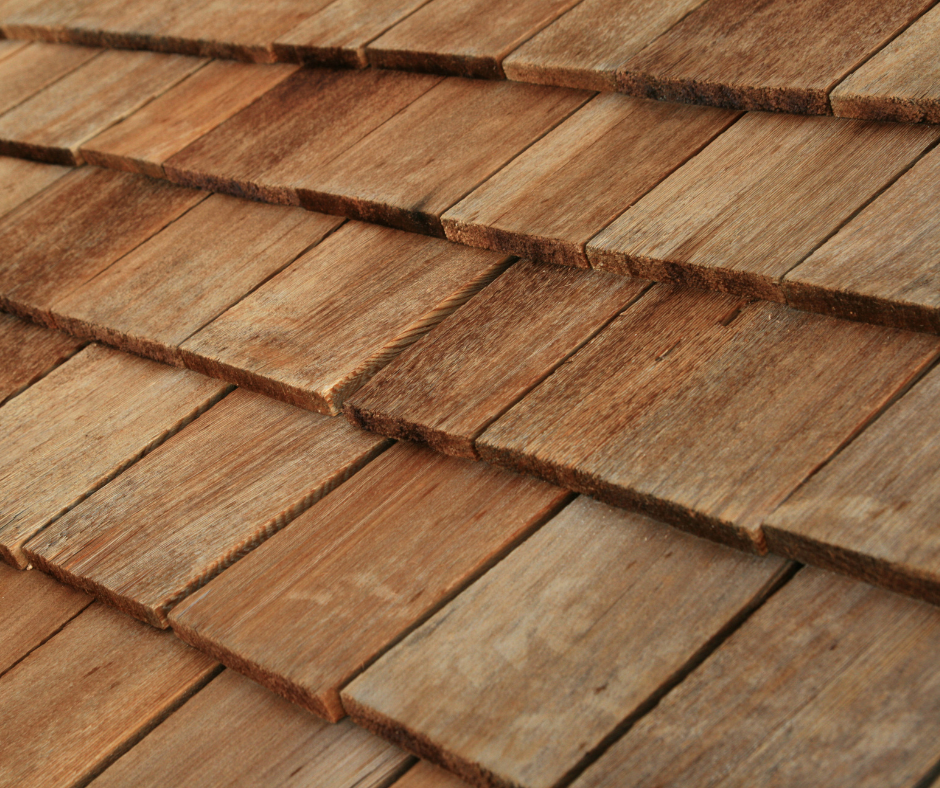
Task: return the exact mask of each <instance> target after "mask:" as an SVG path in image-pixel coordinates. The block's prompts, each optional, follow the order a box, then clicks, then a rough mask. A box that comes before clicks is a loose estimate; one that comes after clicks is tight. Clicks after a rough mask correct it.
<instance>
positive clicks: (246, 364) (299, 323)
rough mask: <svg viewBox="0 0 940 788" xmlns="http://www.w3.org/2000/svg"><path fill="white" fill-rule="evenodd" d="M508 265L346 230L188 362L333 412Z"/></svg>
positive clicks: (491, 255)
mask: <svg viewBox="0 0 940 788" xmlns="http://www.w3.org/2000/svg"><path fill="white" fill-rule="evenodd" d="M508 262H509V260H508V259H507V258H506V257H504V256H502V255H499V254H496V253H495V252H486V251H480V250H477V249H468V248H466V247H462V246H458V245H457V244H452V243H450V242H449V241H443V240H437V239H432V238H426V237H424V236H419V235H414V234H410V233H403V232H400V231H398V230H391V229H388V228H385V227H378V226H375V225H367V224H360V223H358V222H354V223H349V224H346V225H345V226H343V227H342V228H340V229H339V230H338V231H337V232H336V233H334V234H333V235H332V236H330V237H329V238H328V239H327V240H325V241H324V242H323V243H321V244H320V245H319V246H317V247H316V248H314V249H312V250H311V251H310V252H308V253H307V254H305V255H303V256H302V257H301V258H300V259H299V260H297V262H295V263H294V264H293V265H291V266H290V267H288V268H287V269H286V270H284V271H283V272H282V273H280V274H278V275H277V276H276V277H274V278H273V279H271V281H269V282H267V283H266V284H264V285H263V286H262V287H260V288H259V289H258V290H256V291H255V292H254V293H252V294H251V295H250V296H248V297H246V298H245V299H244V300H242V301H241V302H239V303H238V304H236V305H235V306H234V307H232V308H231V309H229V310H228V311H227V312H225V313H224V314H223V315H221V316H220V317H219V318H218V319H216V320H214V321H213V322H212V323H210V324H209V325H208V326H206V328H204V329H203V330H202V331H200V332H199V333H197V334H196V335H195V336H193V337H192V338H191V339H189V340H188V341H186V342H184V343H183V345H182V347H181V355H182V359H183V363H185V364H186V365H187V366H190V367H191V368H193V369H196V370H199V371H202V372H204V373H205V374H207V375H211V376H213V377H219V378H222V379H223V380H229V381H231V382H233V383H237V384H239V385H245V386H248V387H250V388H254V389H257V390H259V391H262V392H264V393H265V394H268V395H269V396H272V397H276V398H278V399H283V400H285V401H287V402H292V403H294V404H295V405H299V406H301V407H304V408H310V409H312V410H318V411H320V412H323V413H332V414H336V413H338V412H339V409H340V407H341V406H342V403H343V400H344V399H345V398H346V397H347V396H349V394H351V393H353V392H354V391H356V390H357V389H358V388H359V387H360V386H361V385H362V384H363V383H365V382H366V381H367V380H368V379H369V378H370V377H372V375H374V374H375V372H376V371H377V370H379V369H381V368H382V367H383V366H385V365H386V364H387V363H388V362H389V361H391V359H393V358H394V357H395V356H397V355H398V353H400V352H401V351H402V349H403V348H405V347H407V346H408V345H410V344H411V343H412V342H414V341H415V340H416V339H418V338H419V337H420V336H421V335H422V334H424V333H425V332H426V331H428V330H429V329H430V328H432V327H433V326H434V325H436V324H437V323H438V322H439V321H441V320H443V319H444V318H445V317H446V316H447V315H449V314H450V313H451V312H453V311H454V310H455V309H457V307H459V306H460V305H461V304H463V303H464V302H465V301H466V300H467V299H468V298H470V297H471V296H472V295H473V294H474V293H476V292H477V291H478V290H479V289H480V288H481V287H483V286H484V285H486V284H487V283H488V282H489V281H491V280H492V279H493V278H494V277H495V276H497V275H498V274H499V273H500V271H502V270H503V269H504V268H505V266H506V265H507V264H508Z"/></svg>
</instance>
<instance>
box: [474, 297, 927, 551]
mask: <svg viewBox="0 0 940 788" xmlns="http://www.w3.org/2000/svg"><path fill="white" fill-rule="evenodd" d="M938 351H940V340H938V339H937V338H935V337H929V336H926V335H923V334H913V333H909V332H902V331H896V330H894V329H887V328H882V327H880V326H869V325H863V324H860V323H851V322H848V321H840V320H837V319H835V318H828V317H822V316H820V315H813V314H810V313H807V312H798V311H796V310H792V309H788V308H787V307H783V306H779V305H777V304H771V303H767V302H752V303H744V302H741V301H739V300H738V299H737V298H734V297H732V296H728V295H724V294H719V293H706V292H703V291H696V290H688V289H680V288H677V287H675V286H669V285H657V286H655V287H654V288H652V289H651V290H649V291H648V292H647V293H646V294H645V295H644V296H643V297H642V298H641V299H640V300H639V301H637V302H636V303H635V304H634V305H633V306H632V307H630V308H629V309H628V310H627V311H626V312H624V313H623V314H622V315H621V316H620V317H618V318H617V319H616V320H614V321H613V322H612V323H611V324H610V325H609V326H608V327H607V328H605V329H604V330H603V331H602V332H601V333H600V334H598V335H597V337H595V338H594V339H593V340H592V341H591V342H589V343H588V344H587V345H585V346H584V348H582V349H581V350H580V351H578V353H576V354H575V355H574V356H573V357H572V358H571V359H570V360H569V361H568V363H567V364H565V365H564V366H563V367H561V368H560V369H558V370H557V371H556V372H555V374H554V375H552V376H551V377H550V378H548V379H547V380H546V381H545V382H544V383H542V385H541V386H539V387H538V388H536V389H535V390H534V391H533V392H531V393H530V394H529V395H528V396H527V397H525V398H524V399H523V400H522V401H521V402H520V403H519V404H517V405H516V406H515V407H513V408H512V409H511V410H509V411H508V412H507V413H506V414H505V415H504V416H502V418H500V419H499V420H497V421H496V422H495V423H494V424H493V425H492V426H491V427H490V428H489V429H488V430H487V431H486V432H484V433H483V435H482V436H481V437H480V438H479V439H478V440H477V449H478V451H479V452H480V455H481V456H482V457H483V459H485V460H487V461H491V462H499V463H501V464H504V465H507V466H509V467H512V468H515V469H519V470H526V471H530V472H534V473H537V474H539V475H541V476H543V477H545V478H547V479H549V480H550V481H555V482H557V483H559V484H561V485H562V486H565V487H567V488H568V489H573V490H577V491H579V492H585V493H588V494H590V495H595V496H596V497H599V498H602V499H604V500H607V501H608V502H610V503H613V504H615V505H619V506H627V507H638V508H640V509H641V510H644V511H646V512H648V513H650V514H652V515H653V516H658V517H660V518H661V519H665V520H667V521H669V522H673V523H675V524H676V525H678V526H680V527H682V528H685V529H688V530H691V531H693V532H696V533H699V534H701V535H704V536H708V537H709V538H714V539H718V540H720V541H725V542H728V543H730V544H733V545H736V546H738V547H741V548H743V549H757V550H763V549H764V544H763V537H762V534H761V528H760V524H761V522H762V521H763V519H764V517H765V516H766V515H768V514H769V513H770V512H771V511H773V510H774V509H775V508H776V507H777V506H778V505H779V504H780V503H782V502H783V500H784V499H785V498H786V497H787V496H788V495H789V494H790V493H791V492H792V491H793V490H794V489H795V488H796V487H797V485H799V484H800V482H802V481H803V480H804V479H805V478H806V477H807V476H808V475H809V474H811V473H812V472H813V471H814V470H816V469H817V468H818V467H819V466H820V464H822V463H823V462H825V461H826V460H827V459H829V458H830V457H831V456H832V455H833V454H834V453H835V452H836V451H838V449H839V448H840V447H841V446H842V445H843V444H845V443H846V442H847V441H848V440H850V439H851V438H852V437H853V436H854V435H855V434H856V433H858V431H859V430H861V429H862V428H863V427H864V426H865V424H867V423H868V422H869V421H870V420H871V419H872V418H873V417H875V416H876V415H877V414H878V413H879V412H880V411H881V410H882V409H883V408H884V407H885V406H886V405H887V404H888V403H890V402H891V400H892V398H893V397H895V396H896V395H897V394H899V393H900V392H902V391H904V389H905V387H906V386H907V385H909V384H910V383H911V382H912V381H913V380H916V379H917V377H918V376H919V375H921V374H922V373H923V371H924V370H925V369H926V368H927V367H928V365H929V364H930V363H931V362H932V361H933V360H934V359H935V358H936V357H937V354H938Z"/></svg>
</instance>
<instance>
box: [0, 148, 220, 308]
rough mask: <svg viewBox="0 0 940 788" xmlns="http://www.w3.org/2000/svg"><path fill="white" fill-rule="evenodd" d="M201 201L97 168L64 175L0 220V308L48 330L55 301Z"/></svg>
mask: <svg viewBox="0 0 940 788" xmlns="http://www.w3.org/2000/svg"><path fill="white" fill-rule="evenodd" d="M206 196H207V195H206V194H204V193H201V192H198V191H195V190H191V189H180V188H177V187H175V186H172V185H171V184H168V183H166V182H161V181H155V180H152V179H150V178H145V177H143V176H140V175H131V174H128V173H122V172H113V171H109V170H101V169H98V168H97V167H94V168H92V167H88V168H82V169H79V170H76V171H74V172H71V173H69V174H68V175H66V176H64V177H62V178H60V179H59V180H57V181H56V182H55V183H54V184H52V186H50V187H48V188H47V189H45V190H44V191H43V192H42V193H41V194H39V195H37V196H36V197H34V198H33V199H32V200H30V201H29V202H27V203H26V204H24V205H22V206H21V207H20V208H19V209H17V210H15V211H13V212H12V213H10V214H8V215H7V216H6V217H5V218H4V219H3V220H2V221H0V248H2V249H3V255H2V257H0V308H3V309H5V310H8V311H14V312H19V313H20V314H23V315H25V316H27V317H31V318H33V319H36V320H40V321H43V322H45V323H46V324H47V325H53V322H52V318H51V315H50V312H49V309H50V307H51V306H52V304H53V303H54V302H56V301H58V300H60V299H62V298H64V297H65V296H67V295H68V294H69V293H71V292H72V291H73V290H75V289H76V288H77V287H80V286H81V285H83V284H84V283H85V282H87V281H89V280H90V279H92V278H93V277H94V276H96V275H97V274H99V273H100V272H101V271H103V270H104V269H106V268H107V267H108V266H109V265H111V264H112V263H114V262H115V261H116V260H118V259H120V258H121V257H123V256H124V255H125V254H127V253H128V252H130V251H131V250H132V249H134V248H135V247H137V246H139V245H140V244H141V243H143V242H144V241H146V240H147V239H148V238H150V237H151V236H153V235H155V234H156V233H158V232H159V231H160V230H161V229H163V228H164V227H165V226H166V225H167V224H169V223H170V222H172V221H173V220H174V219H176V218H178V217H179V216H180V215H181V214H183V213H185V212H186V211H187V210H189V209H190V208H192V207H193V206H195V205H196V204H197V203H198V202H200V201H201V200H204V199H205V198H206Z"/></svg>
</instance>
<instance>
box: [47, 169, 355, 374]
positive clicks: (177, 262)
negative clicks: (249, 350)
mask: <svg viewBox="0 0 940 788" xmlns="http://www.w3.org/2000/svg"><path fill="white" fill-rule="evenodd" d="M174 188H175V187H174ZM180 191H187V190H183V189H180ZM340 224H342V219H339V218H337V217H335V216H324V215H323V214H318V213H313V212H312V211H305V210H303V209H302V208H289V207H286V206H283V205H264V204H261V203H256V202H249V201H247V200H242V199H239V198H237V197H230V196H228V195H224V194H214V195H212V196H210V197H208V198H207V199H206V200H205V201H203V202H201V203H200V204H199V205H197V206H196V207H195V208H193V209H192V210H191V211H189V212H188V213H187V214H185V215H184V216H182V217H180V218H179V219H177V220H176V221H175V222H173V223H172V224H170V225H169V226H168V227H166V228H165V229H164V230H162V231H161V232H160V233H158V234H157V235H156V236H154V237H153V238H151V239H150V240H149V241H147V242H145V243H143V244H141V245H140V246H138V247H137V248H136V249H134V250H133V251H131V252H129V253H128V254H126V255H125V256H124V257H122V258H121V259H120V260H118V261H117V262H116V263H115V264H114V265H112V266H111V267H109V268H107V269H105V270H104V271H102V272H101V273H100V274H98V276H96V277H94V278H93V279H90V280H89V281H88V282H86V283H85V284H84V285H82V286H81V287H78V288H76V289H75V290H73V291H72V292H71V293H69V294H68V295H66V296H65V297H64V298H62V299H60V300H57V301H55V302H54V303H53V305H52V307H51V310H50V311H51V314H52V319H53V321H54V322H55V324H56V325H58V326H60V327H62V328H64V329H65V330H66V331H68V332H69V333H70V334H73V335H76V336H85V337H91V338H95V339H100V340H102V341H104V342H107V343H109V344H112V345H116V346H117V347H119V348H122V349H125V350H130V351H131V352H134V353H139V354H142V355H146V356H150V357H151V358H155V359H157V360H158V361H165V362H167V363H175V364H178V363H180V359H179V345H180V344H181V343H182V342H184V341H185V340H186V339H188V338H189V337H190V336H192V335H193V334H195V333H196V332H197V331H199V329H201V328H202V327H203V326H205V325H207V324H209V323H211V322H212V321H213V320H214V319H215V318H216V317H218V316H219V315H221V314H222V313H223V312H225V310H226V309H228V308H229V307H231V306H232V305H234V304H236V303H237V302H238V301H240V300H241V299H242V298H243V297H244V296H245V295H246V294H248V293H250V292H252V291H253V290H254V289H255V288H257V287H258V286H259V285H260V284H262V283H263V282H265V281H267V280H268V279H269V278H271V277H272V276H274V275H275V274H277V273H278V272H280V271H281V270H283V269H284V268H286V267H287V266H288V265H290V264H291V263H292V262H293V261H294V260H295V259H297V257H298V256H300V255H301V254H302V253H303V252H305V251H306V250H308V249H309V248H310V247H311V246H314V245H316V244H317V243H318V242H319V241H320V240H321V239H322V238H323V237H324V236H325V235H326V234H327V233H329V232H331V231H332V230H333V229H335V228H336V227H338V226H339V225H340Z"/></svg>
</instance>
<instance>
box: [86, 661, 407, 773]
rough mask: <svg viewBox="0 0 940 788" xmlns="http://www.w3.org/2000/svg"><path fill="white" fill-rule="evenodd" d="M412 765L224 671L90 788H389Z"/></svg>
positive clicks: (346, 725) (382, 745)
mask: <svg viewBox="0 0 940 788" xmlns="http://www.w3.org/2000/svg"><path fill="white" fill-rule="evenodd" d="M410 761H411V759H410V758H409V756H407V755H406V754H405V753H404V752H402V751H401V750H399V749H398V748H397V747H395V746H393V745H391V744H388V743H387V742H384V741H382V740H381V739H379V738H377V737H375V736H372V735H371V734H369V733H367V732H366V731H364V730H362V729H361V728H357V727H356V726H355V725H353V724H352V723H351V722H349V721H348V720H346V721H344V722H342V723H340V724H339V725H330V724H328V723H326V722H324V721H323V720H320V719H317V718H316V717H313V716H311V715H310V714H309V712H306V711H304V710H303V709H299V708H297V707H296V706H294V705H292V704H291V703H288V702H287V701H285V700H284V699H283V698H280V697H278V696H277V695H275V694H274V693H272V692H271V691H270V690H267V689H265V688H264V687H261V686H260V685H258V684H255V683H254V682H253V681H251V680H249V679H246V678H245V677H244V676H240V675H238V674H237V673H235V672H233V671H231V670H226V671H223V672H222V674H221V675H220V676H219V677H218V678H215V679H213V680H212V682H211V683H210V684H209V685H208V686H207V687H205V688H204V689H202V690H200V691H199V692H198V693H197V694H196V696H195V697H193V698H192V699H190V700H189V701H187V703H186V705H185V706H183V707H182V708H181V709H180V710H179V711H177V712H176V713H175V714H173V716H172V717H170V718H169V719H168V720H167V721H166V722H164V723H163V724H162V725H160V726H159V727H158V728H157V729H156V730H154V731H153V733H151V734H150V735H149V736H148V737H147V738H146V739H144V740H143V741H142V742H141V743H140V744H138V745H137V746H136V747H134V749H132V750H131V751H130V752H128V753H127V754H126V755H124V756H123V757H122V758H121V759H120V760H119V761H117V763H115V764H114V765H113V766H111V767H110V768H109V769H108V770H107V771H106V772H105V773H104V774H102V775H101V776H100V777H99V778H98V779H97V780H95V781H94V782H93V783H92V786H93V788H125V787H126V786H129V785H133V786H136V788H190V786H197V785H203V786H209V785H211V786H216V788H229V786H231V787H232V788H234V786H247V785H257V786H261V785H264V786H267V788H308V787H309V786H313V785H315V786H317V788H386V786H388V785H389V781H390V780H394V778H395V775H396V774H397V773H400V772H401V771H402V770H404V769H406V768H407V767H408V764H409V763H410Z"/></svg>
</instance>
